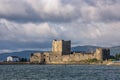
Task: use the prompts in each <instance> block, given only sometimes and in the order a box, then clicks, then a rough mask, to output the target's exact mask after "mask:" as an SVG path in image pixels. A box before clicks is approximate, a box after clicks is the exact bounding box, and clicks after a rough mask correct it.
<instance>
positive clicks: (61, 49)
mask: <svg viewBox="0 0 120 80" xmlns="http://www.w3.org/2000/svg"><path fill="white" fill-rule="evenodd" d="M52 53H53V54H58V55H68V54H70V53H71V41H70V40H69V41H64V40H53V42H52Z"/></svg>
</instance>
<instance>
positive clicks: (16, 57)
mask: <svg viewBox="0 0 120 80" xmlns="http://www.w3.org/2000/svg"><path fill="white" fill-rule="evenodd" d="M19 61H20V58H19V57H18V56H8V57H7V62H19Z"/></svg>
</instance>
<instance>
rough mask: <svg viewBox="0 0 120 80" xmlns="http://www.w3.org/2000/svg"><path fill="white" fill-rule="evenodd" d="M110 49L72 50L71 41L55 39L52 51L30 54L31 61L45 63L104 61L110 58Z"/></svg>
mask: <svg viewBox="0 0 120 80" xmlns="http://www.w3.org/2000/svg"><path fill="white" fill-rule="evenodd" d="M109 57H110V50H109V49H106V48H98V49H96V51H95V52H91V53H83V52H71V41H64V40H53V42H52V51H51V52H44V53H40V52H37V53H33V54H31V56H30V62H31V63H45V64H64V63H71V62H80V61H82V60H88V59H97V60H99V61H104V60H107V59H109Z"/></svg>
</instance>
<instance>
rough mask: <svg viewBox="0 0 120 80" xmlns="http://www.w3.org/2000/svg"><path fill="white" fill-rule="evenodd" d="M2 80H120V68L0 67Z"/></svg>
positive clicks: (71, 66)
mask: <svg viewBox="0 0 120 80" xmlns="http://www.w3.org/2000/svg"><path fill="white" fill-rule="evenodd" d="M0 80H120V66H96V65H66V66H65V65H0Z"/></svg>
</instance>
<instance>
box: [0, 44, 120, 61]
mask: <svg viewBox="0 0 120 80" xmlns="http://www.w3.org/2000/svg"><path fill="white" fill-rule="evenodd" d="M97 48H101V47H98V46H76V47H72V48H71V51H80V52H91V51H92V52H93V51H95V50H96V49H97ZM34 52H43V51H21V52H12V53H2V54H0V61H3V60H6V57H7V56H19V57H23V58H27V59H29V57H30V55H31V53H34ZM116 53H120V46H115V47H110V54H111V55H115V54H116Z"/></svg>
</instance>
